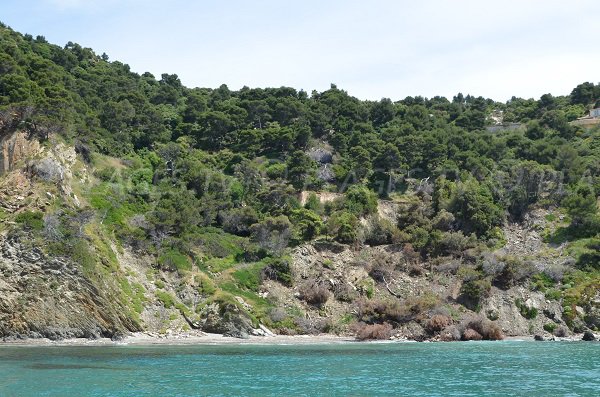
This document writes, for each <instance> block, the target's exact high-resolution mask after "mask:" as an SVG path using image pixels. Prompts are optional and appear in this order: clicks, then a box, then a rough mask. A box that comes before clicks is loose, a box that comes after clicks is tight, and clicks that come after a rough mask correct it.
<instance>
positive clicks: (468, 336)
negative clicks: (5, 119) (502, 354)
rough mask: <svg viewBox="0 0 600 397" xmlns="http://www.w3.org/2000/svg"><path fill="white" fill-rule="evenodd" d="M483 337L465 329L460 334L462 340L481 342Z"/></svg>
mask: <svg viewBox="0 0 600 397" xmlns="http://www.w3.org/2000/svg"><path fill="white" fill-rule="evenodd" d="M482 339H483V336H481V334H480V333H479V332H477V331H475V330H474V329H472V328H467V329H466V330H465V332H463V334H462V340H482Z"/></svg>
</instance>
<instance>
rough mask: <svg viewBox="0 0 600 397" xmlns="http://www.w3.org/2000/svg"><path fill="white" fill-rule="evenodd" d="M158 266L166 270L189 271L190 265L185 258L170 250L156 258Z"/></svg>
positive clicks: (179, 253)
mask: <svg viewBox="0 0 600 397" xmlns="http://www.w3.org/2000/svg"><path fill="white" fill-rule="evenodd" d="M158 264H159V265H160V267H161V268H163V269H167V270H177V271H189V270H192V264H191V263H190V260H189V259H188V257H187V256H185V255H183V254H182V253H181V252H179V251H177V250H173V249H170V250H168V251H166V252H163V253H162V254H161V255H160V256H159V257H158Z"/></svg>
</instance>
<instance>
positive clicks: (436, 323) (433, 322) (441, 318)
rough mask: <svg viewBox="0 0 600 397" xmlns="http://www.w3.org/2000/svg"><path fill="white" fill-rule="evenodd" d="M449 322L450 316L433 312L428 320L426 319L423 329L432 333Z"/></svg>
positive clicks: (446, 325) (450, 321)
mask: <svg viewBox="0 0 600 397" xmlns="http://www.w3.org/2000/svg"><path fill="white" fill-rule="evenodd" d="M450 324H452V318H450V317H449V316H445V315H443V314H435V315H433V316H432V317H431V318H430V319H429V321H427V325H426V326H425V329H426V330H427V332H429V333H430V334H434V333H438V332H440V331H442V330H443V329H444V328H446V327H448V326H449V325H450Z"/></svg>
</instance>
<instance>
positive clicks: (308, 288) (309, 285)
mask: <svg viewBox="0 0 600 397" xmlns="http://www.w3.org/2000/svg"><path fill="white" fill-rule="evenodd" d="M299 292H300V297H301V298H302V299H303V300H304V301H305V302H306V303H308V304H310V305H315V306H318V307H321V306H322V305H324V304H325V303H326V302H327V301H328V300H329V298H330V297H331V292H329V289H328V288H327V287H326V286H325V285H323V284H322V283H319V282H317V281H315V280H312V281H307V282H306V283H304V284H303V285H301V286H300V288H299Z"/></svg>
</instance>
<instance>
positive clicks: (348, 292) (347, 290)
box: [333, 282, 358, 302]
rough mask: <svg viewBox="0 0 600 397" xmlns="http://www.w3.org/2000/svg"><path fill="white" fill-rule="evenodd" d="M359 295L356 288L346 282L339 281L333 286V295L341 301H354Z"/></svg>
mask: <svg viewBox="0 0 600 397" xmlns="http://www.w3.org/2000/svg"><path fill="white" fill-rule="evenodd" d="M357 295H358V294H357V292H356V290H355V289H354V288H352V286H350V285H349V284H348V283H346V282H339V283H337V284H336V285H335V286H334V287H333V296H334V297H335V299H337V300H339V301H340V302H352V301H354V299H356V297H357Z"/></svg>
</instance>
